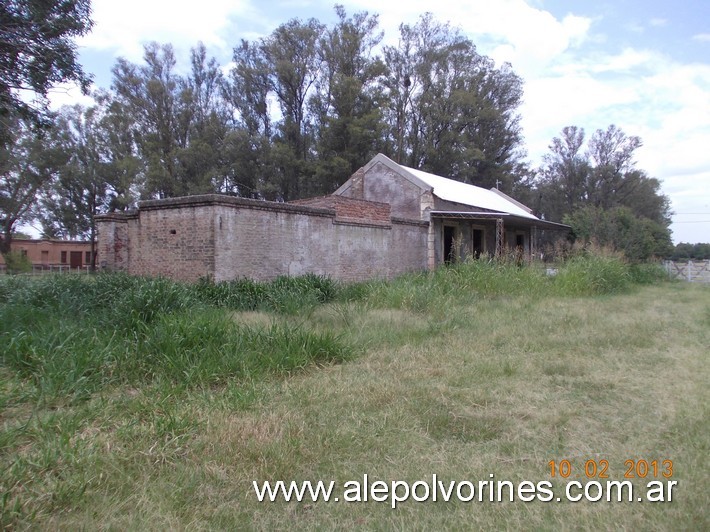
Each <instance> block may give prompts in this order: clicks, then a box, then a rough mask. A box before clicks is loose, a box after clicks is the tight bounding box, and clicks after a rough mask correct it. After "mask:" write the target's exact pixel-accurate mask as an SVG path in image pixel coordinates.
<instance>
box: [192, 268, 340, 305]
mask: <svg viewBox="0 0 710 532" xmlns="http://www.w3.org/2000/svg"><path fill="white" fill-rule="evenodd" d="M193 290H194V291H195V293H196V295H197V297H199V298H200V299H201V300H202V301H204V302H206V303H208V304H211V305H216V306H218V307H224V308H229V309H232V310H265V311H275V312H280V313H283V314H296V313H298V312H299V311H300V310H301V309H303V308H306V307H309V306H313V305H318V304H322V303H327V302H329V301H332V300H333V299H335V297H336V295H337V293H338V290H339V286H338V284H337V283H335V281H333V280H332V279H330V278H328V277H324V276H320V275H315V274H306V275H302V276H298V277H290V276H280V277H277V278H276V279H274V280H273V281H267V282H257V281H252V280H251V279H235V280H232V281H222V282H218V283H215V282H214V281H213V280H211V279H207V278H203V279H200V281H199V282H198V283H196V284H195V285H193Z"/></svg>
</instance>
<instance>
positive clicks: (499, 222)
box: [495, 218, 505, 257]
mask: <svg viewBox="0 0 710 532" xmlns="http://www.w3.org/2000/svg"><path fill="white" fill-rule="evenodd" d="M504 238H505V228H504V227H503V218H496V255H495V256H496V257H501V256H502V255H503V239H504Z"/></svg>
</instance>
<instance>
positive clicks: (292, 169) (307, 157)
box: [262, 19, 324, 201]
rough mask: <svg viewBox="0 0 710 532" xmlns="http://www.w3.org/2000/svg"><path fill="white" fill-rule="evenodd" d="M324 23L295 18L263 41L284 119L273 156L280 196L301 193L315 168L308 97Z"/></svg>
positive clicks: (287, 197) (316, 69)
mask: <svg viewBox="0 0 710 532" xmlns="http://www.w3.org/2000/svg"><path fill="white" fill-rule="evenodd" d="M323 31H324V26H323V25H322V24H321V23H320V22H318V21H317V20H316V19H309V20H308V21H307V22H303V21H301V20H299V19H292V20H290V21H289V22H287V23H285V24H282V25H281V26H279V27H278V28H276V29H275V30H274V31H273V33H272V34H271V35H270V36H269V37H268V38H266V39H264V40H263V41H262V50H263V54H264V57H265V58H266V61H267V63H268V65H269V69H270V73H271V78H270V79H271V89H272V90H273V92H274V94H275V95H276V98H277V101H278V104H279V108H280V110H281V115H282V120H281V122H280V124H279V126H278V130H279V132H278V135H277V136H276V138H275V145H274V152H273V156H274V157H273V160H274V167H275V170H276V171H277V172H278V177H279V186H280V195H281V199H283V200H285V201H288V200H290V199H296V198H299V197H301V188H302V183H304V182H305V181H307V180H308V179H310V177H311V175H312V169H311V168H310V165H309V163H310V162H311V161H312V141H313V135H312V127H311V126H312V124H310V123H309V122H308V120H307V108H306V101H307V99H308V97H309V95H310V94H311V93H312V91H313V88H314V85H315V83H316V81H317V79H318V75H319V70H320V68H321V64H320V63H321V57H320V54H319V53H318V39H319V36H320V35H321V33H322V32H323Z"/></svg>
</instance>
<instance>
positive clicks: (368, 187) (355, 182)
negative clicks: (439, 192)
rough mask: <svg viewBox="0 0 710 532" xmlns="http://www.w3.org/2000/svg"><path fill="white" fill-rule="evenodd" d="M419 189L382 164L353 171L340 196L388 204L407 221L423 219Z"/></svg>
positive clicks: (396, 214) (397, 215) (398, 215)
mask: <svg viewBox="0 0 710 532" xmlns="http://www.w3.org/2000/svg"><path fill="white" fill-rule="evenodd" d="M423 192H424V191H422V190H421V189H420V188H419V187H418V186H416V185H415V184H413V183H411V182H410V181H408V180H407V179H405V178H404V177H402V176H401V175H400V174H399V173H397V172H395V171H394V170H392V169H391V168H389V167H387V166H386V165H384V164H382V163H379V162H378V163H376V164H375V165H373V166H372V168H370V169H368V170H367V172H364V173H360V174H355V176H354V178H353V179H352V180H351V185H350V187H349V188H347V189H346V190H344V191H342V195H343V196H347V197H351V198H357V199H364V200H367V201H377V202H382V203H389V204H390V208H391V212H392V216H395V217H398V218H406V219H410V220H421V219H422V193H423Z"/></svg>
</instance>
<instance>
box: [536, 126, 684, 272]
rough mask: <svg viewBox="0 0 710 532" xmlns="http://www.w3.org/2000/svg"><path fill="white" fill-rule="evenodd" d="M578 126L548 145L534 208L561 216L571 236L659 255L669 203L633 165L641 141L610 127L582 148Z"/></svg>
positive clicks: (666, 241)
mask: <svg viewBox="0 0 710 532" xmlns="http://www.w3.org/2000/svg"><path fill="white" fill-rule="evenodd" d="M584 138H585V136H584V130H583V129H582V128H578V127H574V126H570V127H566V128H564V129H563V130H562V134H561V136H560V137H556V138H554V139H553V140H552V143H551V144H550V153H549V154H547V155H546V156H545V157H544V158H543V166H542V168H541V169H540V172H539V176H538V180H537V183H536V191H535V196H537V197H538V198H539V201H538V202H537V204H536V205H535V202H533V205H534V207H536V208H537V209H538V210H539V212H540V214H541V215H542V216H544V217H545V218H548V219H551V220H561V219H566V220H567V221H568V222H569V223H570V224H571V225H572V227H573V231H574V233H575V235H576V236H577V237H578V238H580V239H583V240H590V239H592V240H596V241H598V242H599V243H601V244H608V245H612V246H614V247H617V248H618V249H621V250H623V251H624V252H625V253H626V254H627V256H628V257H629V258H632V259H641V258H647V257H649V256H650V255H651V254H656V255H665V254H666V253H667V252H668V246H669V245H670V231H669V228H668V227H669V225H670V222H671V218H670V202H669V200H668V198H667V197H666V196H665V195H664V194H662V192H661V188H660V182H659V181H658V180H657V179H655V178H651V177H649V176H648V175H647V174H646V173H645V172H644V171H642V170H639V169H637V168H636V163H635V161H634V156H635V152H636V150H637V149H638V148H639V147H640V146H641V145H642V142H641V139H640V138H639V137H635V136H627V135H626V134H625V133H624V132H623V131H622V130H621V129H619V128H618V127H616V126H614V125H610V126H609V127H608V128H607V129H606V130H601V129H599V130H597V131H595V132H594V134H593V135H592V137H591V138H590V139H589V142H588V143H587V147H586V149H585V148H584Z"/></svg>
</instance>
